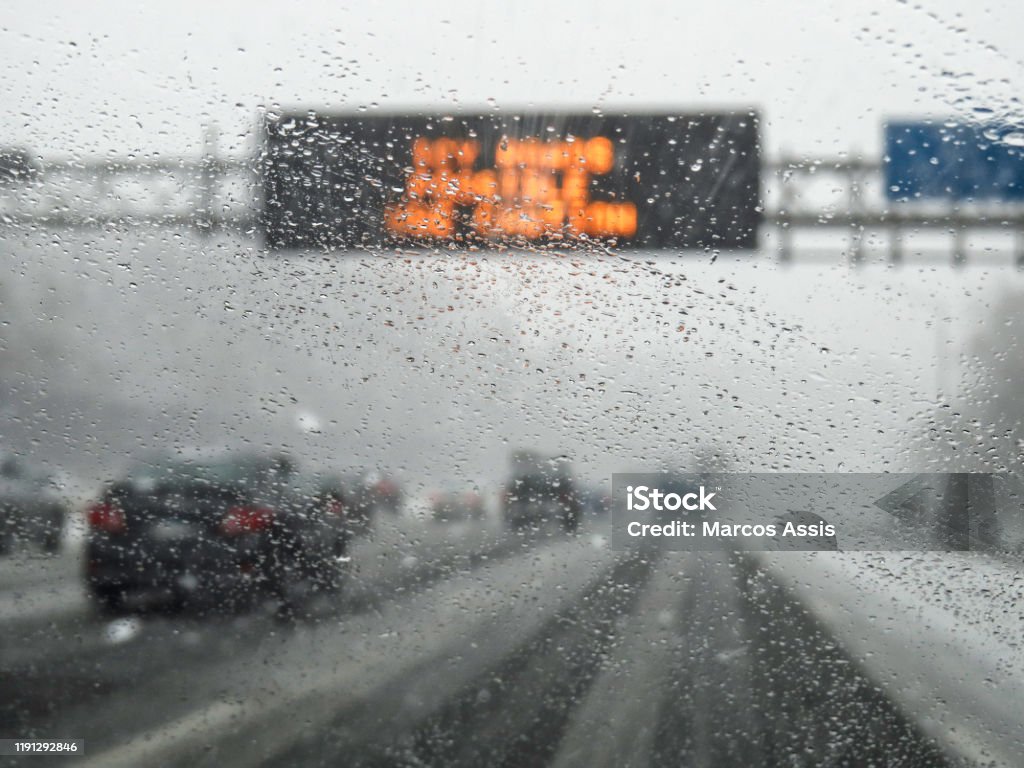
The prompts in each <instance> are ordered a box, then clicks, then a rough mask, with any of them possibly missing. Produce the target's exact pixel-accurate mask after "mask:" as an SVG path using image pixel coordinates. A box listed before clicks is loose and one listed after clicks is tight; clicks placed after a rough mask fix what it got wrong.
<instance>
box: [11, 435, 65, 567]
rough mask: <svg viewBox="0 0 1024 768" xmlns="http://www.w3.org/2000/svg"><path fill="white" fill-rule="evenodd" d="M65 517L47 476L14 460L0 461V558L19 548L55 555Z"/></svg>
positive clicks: (62, 504)
mask: <svg viewBox="0 0 1024 768" xmlns="http://www.w3.org/2000/svg"><path fill="white" fill-rule="evenodd" d="M66 517H67V509H66V506H65V504H64V501H63V500H62V499H61V498H60V495H59V493H58V489H57V486H56V483H55V482H54V480H53V477H52V476H51V475H49V474H47V473H45V472H40V471H37V470H34V469H33V468H32V467H30V466H29V465H28V464H27V463H26V462H25V461H24V460H22V459H19V458H18V457H16V456H11V455H8V456H4V457H3V458H0V555H2V554H7V553H9V552H13V551H14V550H15V549H17V548H19V547H20V546H30V547H37V548H39V549H41V550H42V551H44V552H56V551H57V550H58V549H60V542H61V535H62V532H63V530H64V522H65V519H66Z"/></svg>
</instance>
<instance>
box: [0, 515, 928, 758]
mask: <svg viewBox="0 0 1024 768" xmlns="http://www.w3.org/2000/svg"><path fill="white" fill-rule="evenodd" d="M606 534H607V529H606V527H605V526H604V524H602V523H595V524H591V525H590V526H589V527H588V528H586V529H585V530H584V531H582V532H581V533H580V534H579V535H578V536H576V537H572V538H568V537H565V536H562V535H559V534H541V535H534V536H527V537H524V536H522V535H509V534H504V533H502V532H500V531H499V530H497V529H496V528H492V527H490V526H488V525H486V524H484V525H480V524H474V525H472V526H471V525H449V526H444V525H437V524H428V523H417V522H409V521H403V522H402V523H401V524H399V525H396V524H390V523H389V524H386V525H382V526H381V527H380V528H379V530H378V532H377V535H376V536H375V538H374V539H373V540H371V541H363V542H361V543H360V544H359V545H358V546H357V547H355V548H354V550H353V574H352V577H351V580H350V583H349V585H348V588H347V590H346V591H345V593H344V595H342V596H335V597H331V598H327V597H324V598H316V597H314V598H311V599H310V600H308V601H307V602H306V603H305V604H304V606H303V608H302V609H301V610H300V611H299V615H298V617H297V618H296V619H295V620H294V621H284V620H282V618H281V616H280V615H278V614H277V612H276V611H275V610H274V606H273V605H269V604H268V605H266V606H262V607H257V608H256V609H255V610H253V611H247V612H244V613H238V614H235V615H213V616H197V615H190V614H188V613H185V614H179V615H160V614H146V615H141V616H137V617H134V618H127V619H120V620H114V621H111V620H105V619H102V618H100V617H98V616H96V615H94V614H93V612H92V611H91V610H90V608H89V606H88V604H87V603H86V602H85V600H84V596H83V594H82V592H81V590H80V587H79V586H78V582H77V580H76V577H77V570H78V565H77V563H76V561H75V558H74V557H73V556H71V555H63V556H61V557H59V558H57V559H55V560H43V559H39V560H29V561H25V560H8V561H6V562H3V563H0V576H2V577H3V579H4V581H3V583H4V585H5V590H4V592H3V593H2V596H0V618H2V619H3V621H4V624H5V632H4V633H3V637H2V640H0V643H2V645H0V651H2V652H0V676H2V679H3V681H4V683H3V694H2V700H0V732H2V733H3V735H4V736H7V735H8V734H10V735H11V736H16V737H19V738H20V737H31V738H69V739H70V738H77V739H85V740H86V752H85V754H84V755H83V756H80V757H76V758H70V757H60V758H53V759H50V760H48V759H47V758H43V757H33V758H31V761H32V764H33V765H45V764H49V763H50V762H52V763H53V764H58V763H59V764H62V765H71V764H75V765H87V766H104V767H105V768H107V767H112V766H140V765H170V766H174V765H209V766H221V765H239V766H248V765H283V764H293V765H324V766H328V765H355V766H392V765H398V766H420V765H432V766H448V765H465V766H481V765H488V766H491V765H494V766H534V765H537V766H543V765H553V766H603V765H606V766H646V765H666V766H668V765H695V766H711V765H783V764H784V765H818V764H823V763H827V764H834V765H853V764H867V762H866V761H870V760H872V759H875V760H881V761H882V764H893V763H894V762H898V763H899V764H901V765H922V766H931V765H941V764H943V762H944V761H943V758H941V757H940V756H939V754H938V753H937V752H936V751H935V750H934V749H933V748H932V747H931V746H929V744H928V741H927V739H925V738H924V737H923V736H922V735H921V734H920V733H918V731H917V730H916V729H915V728H914V727H912V726H911V725H909V724H908V723H907V721H906V719H905V718H903V717H901V716H900V715H899V714H898V712H897V711H896V709H895V708H894V707H893V706H892V705H891V704H890V703H888V701H887V700H886V698H885V697H883V696H882V695H881V694H880V693H879V691H878V689H877V687H876V686H873V685H871V684H869V683H868V682H867V681H866V680H865V678H863V677H862V676H861V675H860V674H859V673H858V672H857V671H856V665H854V664H851V663H850V659H849V658H847V657H846V656H845V655H844V653H843V651H842V650H841V649H840V648H839V646H838V645H837V644H836V643H834V642H832V641H831V639H830V638H829V637H828V636H827V635H826V634H824V633H823V632H822V630H821V628H820V627H818V626H816V625H815V624H814V622H812V621H811V620H810V619H809V617H808V616H807V615H806V614H805V613H804V612H803V611H802V610H801V609H799V608H798V607H797V606H796V605H795V604H794V603H793V602H792V601H791V600H790V599H789V598H788V597H787V596H786V595H785V594H784V593H783V592H782V590H781V589H780V588H779V587H778V585H777V584H775V583H774V581H773V580H771V579H769V578H768V576H767V575H766V573H765V572H764V571H761V570H759V569H758V568H756V567H755V566H754V564H753V562H752V561H750V560H744V559H739V558H738V557H736V556H731V555H729V554H726V553H672V552H664V553H662V552H655V551H637V552H631V553H616V552H612V551H611V550H610V549H609V548H608V546H607V537H606ZM8 761H9V762H10V763H11V764H15V760H14V759H13V758H9V759H8Z"/></svg>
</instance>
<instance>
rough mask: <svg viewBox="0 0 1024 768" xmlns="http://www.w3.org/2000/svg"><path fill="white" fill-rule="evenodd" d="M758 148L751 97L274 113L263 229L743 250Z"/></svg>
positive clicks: (748, 244) (482, 242)
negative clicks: (596, 105)
mask: <svg viewBox="0 0 1024 768" xmlns="http://www.w3.org/2000/svg"><path fill="white" fill-rule="evenodd" d="M759 150H760V147H759V140H758V120H757V115H756V113H754V112H752V111H750V110H744V111H738V112H728V113H724V112H723V113H713V114H712V113H701V114H677V113H658V114H653V113H644V114H635V113H634V114H595V113H580V114H515V115H506V114H490V115H483V114H475V115H465V114H453V115H440V114H438V115H408V114H407V115H389V116H384V115H373V116H367V115H323V114H317V113H314V112H310V113H303V114H292V115H280V116H277V117H275V119H273V120H269V121H268V123H267V126H266V147H265V152H264V158H263V164H262V180H263V213H262V226H263V229H264V233H265V236H266V241H267V244H268V245H269V246H271V247H276V248H301V247H324V248H352V247H358V246H388V245H409V244H419V245H427V246H430V245H458V244H465V245H477V246H500V245H505V246H529V245H548V244H554V245H557V246H558V247H570V246H574V245H584V246H586V245H590V244H592V243H594V242H595V241H596V242H601V243H606V244H610V245H614V246H617V247H635V248H647V249H692V248H719V249H741V248H754V247H755V246H756V244H757V228H758V225H759V223H760V217H761V214H760V210H761V209H760V152H759Z"/></svg>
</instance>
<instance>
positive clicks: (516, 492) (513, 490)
mask: <svg viewBox="0 0 1024 768" xmlns="http://www.w3.org/2000/svg"><path fill="white" fill-rule="evenodd" d="M512 466H513V475H512V478H511V480H509V482H508V485H507V486H506V487H505V496H504V510H503V511H504V518H505V523H506V525H508V527H510V528H512V529H514V530H520V529H523V528H528V527H537V526H539V525H542V524H543V523H546V522H557V523H558V524H559V525H560V526H561V527H562V528H563V529H564V530H566V531H568V532H570V533H574V532H575V531H576V529H577V528H578V527H579V523H580V516H581V512H582V505H581V503H580V497H579V493H578V491H577V489H576V484H575V482H574V481H573V479H572V475H571V473H570V471H569V466H568V463H567V462H566V461H565V460H564V459H543V458H540V457H537V456H535V455H534V454H531V453H528V452H525V451H521V452H518V453H516V454H514V455H513V459H512Z"/></svg>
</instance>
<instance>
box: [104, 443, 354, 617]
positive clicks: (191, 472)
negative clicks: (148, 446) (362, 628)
mask: <svg viewBox="0 0 1024 768" xmlns="http://www.w3.org/2000/svg"><path fill="white" fill-rule="evenodd" d="M344 512H345V504H344V499H343V498H341V497H338V496H337V495H335V494H332V493H329V492H324V489H323V488H322V487H321V484H320V483H319V481H318V480H317V479H316V478H309V477H303V476H300V475H299V474H298V472H297V470H296V467H295V465H294V463H293V462H292V461H291V460H290V459H289V458H287V457H285V456H281V455H272V456H263V455H250V454H229V455H222V456H217V457H212V458H205V459H199V460H182V459H177V458H170V459H167V458H161V459H157V460H153V461H149V462H144V463H140V464H139V465H138V466H136V467H135V468H133V469H132V470H130V471H129V472H128V473H127V474H126V476H125V477H123V478H121V479H120V480H118V481H116V482H113V483H110V484H108V485H107V486H106V488H105V489H104V490H103V493H102V494H101V496H100V498H99V500H98V501H97V502H96V503H95V504H94V505H93V506H91V507H90V508H89V510H88V512H87V518H88V537H87V543H86V555H85V563H86V574H85V576H86V584H87V586H88V589H89V592H90V594H91V595H92V598H93V600H94V601H95V603H96V605H97V607H99V608H100V609H101V610H103V611H106V612H119V611H122V610H124V609H126V608H130V607H133V606H138V605H150V604H152V603H154V602H156V603H170V604H173V605H177V606H181V605H184V604H185V603H189V602H196V603H199V604H201V603H202V602H203V599H204V598H208V599H215V600H216V602H217V603H218V604H230V603H231V602H232V601H235V602H246V601H251V600H253V599H255V598H258V597H259V596H273V597H276V598H278V599H280V600H281V601H282V604H287V603H289V602H290V601H292V599H293V597H294V595H295V594H296V590H297V589H298V588H299V587H300V586H301V587H303V588H308V587H314V588H320V589H323V590H334V589H337V588H339V587H340V585H341V581H342V578H343V576H344V570H345V569H344V561H345V560H346V557H345V555H346V551H347V546H348V538H349V534H348V532H347V529H346V519H345V514H344Z"/></svg>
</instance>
